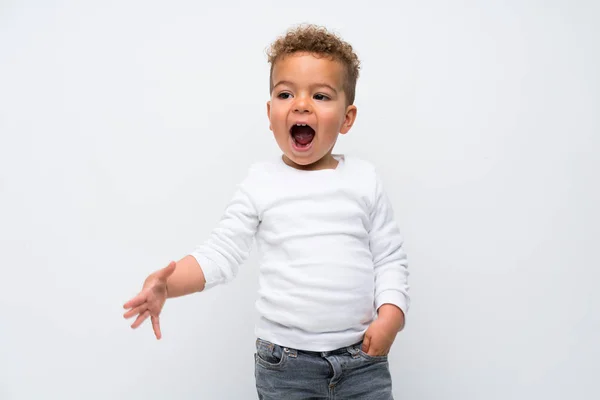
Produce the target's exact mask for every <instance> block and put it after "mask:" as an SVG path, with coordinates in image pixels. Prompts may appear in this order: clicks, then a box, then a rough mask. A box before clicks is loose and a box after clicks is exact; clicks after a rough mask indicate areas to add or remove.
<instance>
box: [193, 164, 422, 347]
mask: <svg viewBox="0 0 600 400" xmlns="http://www.w3.org/2000/svg"><path fill="white" fill-rule="evenodd" d="M336 158H337V159H338V161H339V164H338V166H337V168H336V169H326V170H318V171H302V170H297V169H294V168H292V167H290V166H288V165H286V164H285V163H284V162H283V160H281V159H280V158H278V159H277V160H274V161H271V162H263V163H257V164H255V165H253V166H252V167H251V168H250V171H249V173H248V175H247V177H246V178H245V179H244V181H243V182H242V183H241V184H240V185H239V188H238V190H237V192H236V193H235V195H234V197H233V199H232V200H231V202H230V203H229V205H228V206H227V208H226V211H225V213H224V215H223V218H222V219H221V221H220V223H219V224H218V226H217V227H216V228H215V229H214V230H213V232H212V233H211V235H210V237H209V239H208V240H207V241H206V242H205V243H203V244H202V245H200V246H198V247H197V248H196V249H195V250H194V251H193V252H192V253H191V255H192V256H194V257H195V258H196V260H197V261H198V263H199V264H200V266H201V268H202V270H203V272H204V276H205V278H206V288H210V287H213V286H215V285H217V284H220V283H224V282H227V281H229V280H231V279H232V278H233V277H235V275H236V273H237V271H238V268H239V266H240V264H242V263H243V262H244V260H245V259H246V258H247V256H248V254H249V252H250V249H251V247H252V243H253V240H254V239H256V244H257V249H258V251H259V253H260V256H261V257H260V272H259V292H258V300H257V302H256V308H257V310H258V313H259V317H260V318H259V321H258V323H257V325H256V329H255V332H256V335H257V336H258V337H260V338H262V339H264V340H268V341H270V342H273V343H277V344H279V345H281V346H286V347H290V348H295V349H301V350H308V351H330V350H334V349H337V348H340V347H344V346H349V345H351V344H354V343H357V342H359V341H360V340H361V339H362V337H363V335H364V333H365V331H366V329H367V328H368V326H369V324H370V323H371V322H372V321H373V320H374V319H375V318H376V310H377V309H378V308H379V307H380V306H381V305H383V304H386V303H390V304H394V305H396V306H398V307H399V308H400V309H401V310H402V311H403V312H404V313H405V314H406V312H407V311H408V307H409V303H410V298H409V295H408V289H409V286H408V282H407V278H408V270H407V262H406V254H405V252H404V251H403V248H402V242H403V240H402V237H401V235H400V232H399V230H398V227H397V224H396V222H395V221H394V217H393V211H392V207H391V205H390V203H389V201H388V199H387V197H386V195H385V193H384V191H383V188H382V185H381V182H380V180H379V178H378V176H377V174H376V171H375V169H374V167H373V166H372V165H371V164H369V163H367V162H365V161H362V160H359V159H356V158H352V157H344V156H336Z"/></svg>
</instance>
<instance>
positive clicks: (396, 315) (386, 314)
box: [377, 303, 404, 331]
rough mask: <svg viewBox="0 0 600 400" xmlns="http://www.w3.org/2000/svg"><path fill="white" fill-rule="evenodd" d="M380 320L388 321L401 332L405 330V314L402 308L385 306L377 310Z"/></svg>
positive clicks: (390, 305) (391, 305)
mask: <svg viewBox="0 0 600 400" xmlns="http://www.w3.org/2000/svg"><path fill="white" fill-rule="evenodd" d="M377 315H378V318H380V319H384V320H386V321H388V322H389V323H390V324H393V325H394V327H396V328H397V331H401V330H402V328H404V312H403V311H402V310H401V309H400V307H398V306H395V305H393V304H388V303H386V304H383V305H381V307H379V309H378V310H377Z"/></svg>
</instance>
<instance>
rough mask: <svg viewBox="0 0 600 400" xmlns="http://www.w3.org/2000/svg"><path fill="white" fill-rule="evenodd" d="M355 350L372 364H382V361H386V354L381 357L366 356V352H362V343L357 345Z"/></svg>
mask: <svg viewBox="0 0 600 400" xmlns="http://www.w3.org/2000/svg"><path fill="white" fill-rule="evenodd" d="M355 349H356V350H358V354H359V355H360V356H361V357H362V358H364V359H366V360H369V361H373V362H384V361H387V360H388V356H387V354H386V355H383V356H371V355H369V354H367V353H366V352H364V351H363V350H362V342H361V343H359V344H358V345H356V347H355Z"/></svg>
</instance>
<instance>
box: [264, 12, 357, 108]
mask: <svg viewBox="0 0 600 400" xmlns="http://www.w3.org/2000/svg"><path fill="white" fill-rule="evenodd" d="M297 52H308V53H314V54H319V55H324V56H328V57H331V58H332V59H333V60H336V61H339V62H341V63H342V65H343V66H344V70H345V76H344V92H345V93H346V98H347V100H348V104H349V105H350V104H353V103H354V97H355V92H356V81H357V80H358V71H359V69H360V61H359V60H358V56H357V55H356V53H355V52H354V51H353V49H352V46H351V45H350V44H349V43H347V42H345V41H344V40H342V39H341V38H340V37H339V36H337V35H335V34H333V33H331V32H329V31H327V29H326V28H325V27H322V26H317V25H312V24H306V25H299V26H297V27H295V28H291V29H290V30H288V31H287V33H286V34H285V35H284V36H280V37H279V38H277V40H275V42H273V43H272V44H271V46H270V47H269V49H268V50H267V55H268V57H269V63H270V64H271V72H270V74H269V92H270V93H272V92H273V67H274V66H275V63H276V62H277V60H278V59H280V58H282V57H285V56H286V55H289V54H293V53H297Z"/></svg>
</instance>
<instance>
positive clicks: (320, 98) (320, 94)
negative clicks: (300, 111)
mask: <svg viewBox="0 0 600 400" xmlns="http://www.w3.org/2000/svg"><path fill="white" fill-rule="evenodd" d="M313 97H314V99H315V100H329V96H327V95H324V94H322V93H317V94H315V95H314V96H313Z"/></svg>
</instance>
